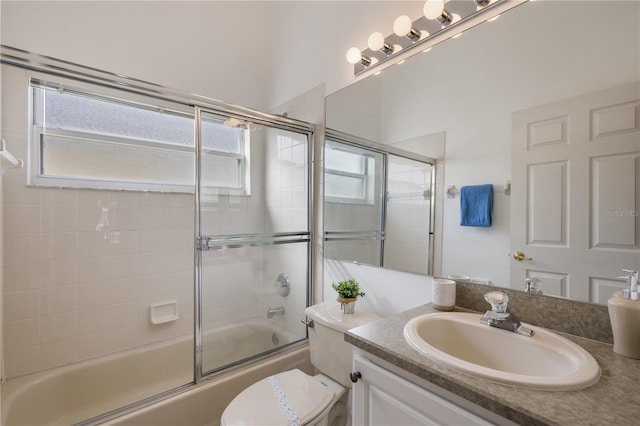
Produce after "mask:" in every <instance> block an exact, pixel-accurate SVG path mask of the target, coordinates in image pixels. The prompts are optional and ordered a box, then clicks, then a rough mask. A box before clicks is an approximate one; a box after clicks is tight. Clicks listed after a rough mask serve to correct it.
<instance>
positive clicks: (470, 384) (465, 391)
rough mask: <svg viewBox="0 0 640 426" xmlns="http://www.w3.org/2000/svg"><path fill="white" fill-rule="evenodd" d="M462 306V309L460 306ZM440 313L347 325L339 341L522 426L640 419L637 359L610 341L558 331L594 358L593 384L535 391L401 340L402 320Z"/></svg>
mask: <svg viewBox="0 0 640 426" xmlns="http://www.w3.org/2000/svg"><path fill="white" fill-rule="evenodd" d="M461 310H462V309H461ZM433 312H441V311H438V310H436V309H435V308H433V306H432V304H427V305H423V306H419V307H417V308H414V309H411V310H408V311H405V312H402V313H399V314H397V315H393V316H391V317H388V318H384V319H381V320H378V321H375V322H373V323H370V324H366V325H363V326H360V327H357V328H354V329H351V330H349V331H348V332H347V333H346V334H345V340H346V341H347V342H349V343H351V344H352V345H354V346H356V347H358V348H360V349H362V350H364V351H366V352H368V353H370V354H372V355H374V356H376V357H378V358H381V359H383V360H385V361H388V362H390V363H392V364H394V365H396V366H397V367H399V368H401V369H403V370H405V371H407V372H408V373H411V374H414V375H416V376H418V377H421V378H423V379H425V380H427V381H429V382H431V383H433V384H435V385H438V386H440V387H441V388H443V389H446V390H448V391H450V392H453V393H454V394H456V395H458V396H460V397H462V398H464V399H466V400H468V401H471V402H473V403H475V404H477V405H480V406H481V407H484V408H486V409H488V410H490V411H492V412H494V413H496V414H498V415H500V416H502V417H505V418H507V419H510V420H512V421H514V422H516V423H519V424H523V425H580V426H587V425H616V426H622V425H636V424H638V422H639V421H640V360H633V359H629V358H626V357H623V356H622V355H618V354H616V353H615V352H613V347H612V345H609V344H606V343H601V342H597V341H594V340H588V339H585V338H581V337H576V336H572V335H568V334H564V333H559V332H557V333H558V334H560V335H562V336H563V337H566V338H568V339H569V340H571V341H573V342H575V343H577V344H578V345H580V346H582V347H583V348H584V349H585V350H587V351H588V352H589V353H590V354H591V355H592V356H593V357H594V358H595V359H596V361H597V362H598V364H599V365H600V369H601V371H602V376H601V378H600V380H599V381H598V383H596V384H595V385H592V386H590V387H588V388H586V389H581V390H575V391H540V390H529V389H521V388H516V387H512V386H508V385H503V384H501V383H498V382H494V381H491V380H487V379H482V378H478V377H473V376H470V375H466V374H463V373H460V372H458V371H456V370H453V369H450V368H448V367H445V366H443V365H440V364H438V363H436V362H434V361H431V360H429V359H428V358H426V357H425V356H423V355H421V354H420V353H418V351H416V350H415V349H413V348H412V347H411V346H409V344H408V343H407V342H406V341H405V339H404V336H403V329H404V326H405V324H406V323H407V322H408V321H409V320H410V319H412V318H415V317H416V316H419V315H423V314H427V313H433Z"/></svg>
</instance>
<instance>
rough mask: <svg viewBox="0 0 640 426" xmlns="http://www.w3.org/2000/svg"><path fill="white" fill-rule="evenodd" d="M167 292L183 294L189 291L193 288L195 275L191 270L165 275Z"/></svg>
mask: <svg viewBox="0 0 640 426" xmlns="http://www.w3.org/2000/svg"><path fill="white" fill-rule="evenodd" d="M165 276H166V279H165V281H166V292H167V294H183V293H189V292H191V293H192V294H193V289H194V288H195V276H194V273H193V271H183V272H172V273H167V274H166V275H165Z"/></svg>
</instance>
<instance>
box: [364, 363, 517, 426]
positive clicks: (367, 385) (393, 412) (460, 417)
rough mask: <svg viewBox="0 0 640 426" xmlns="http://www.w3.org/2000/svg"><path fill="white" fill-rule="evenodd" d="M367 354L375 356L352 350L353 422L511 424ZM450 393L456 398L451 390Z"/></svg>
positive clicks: (374, 425)
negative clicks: (354, 376) (355, 378)
mask: <svg viewBox="0 0 640 426" xmlns="http://www.w3.org/2000/svg"><path fill="white" fill-rule="evenodd" d="M371 358H375V357H371V356H369V355H366V356H363V354H362V353H358V352H356V353H355V354H354V358H353V368H354V370H353V371H354V372H359V373H360V378H359V379H358V381H357V382H355V383H354V384H353V388H352V395H353V406H352V420H353V425H354V426H364V425H366V426H368V425H372V426H376V425H379V426H388V425H493V424H496V423H497V424H514V423H512V422H510V421H509V420H507V419H503V418H501V417H498V416H497V415H496V414H494V413H491V412H489V411H487V410H485V409H484V408H482V407H479V406H477V405H474V404H471V403H469V402H468V401H466V404H465V405H466V406H467V408H463V407H462V406H460V405H458V404H457V403H454V402H452V401H451V400H450V399H445V398H443V397H442V396H440V395H437V394H436V393H434V392H432V391H431V390H428V389H427V388H426V387H423V386H419V385H417V384H416V383H415V382H424V383H423V385H424V386H428V387H431V388H435V386H434V385H432V384H430V383H428V382H426V381H423V380H422V379H420V378H418V377H417V376H413V380H408V378H409V377H410V376H412V375H411V374H410V373H407V372H402V373H400V371H396V372H392V371H390V369H389V367H390V365H385V367H386V368H385V367H382V366H381V365H380V364H383V363H385V362H384V361H382V360H380V359H377V358H375V359H376V361H372V360H371ZM385 364H386V363H385ZM395 370H399V369H397V368H396V369H395ZM399 373H400V374H402V375H400V374H399ZM403 376H404V377H403ZM438 389H439V388H438ZM440 390H441V391H444V390H442V389H440ZM444 392H447V391H444ZM451 397H452V399H454V398H458V397H456V396H455V395H453V394H451ZM458 399H461V398H458ZM458 402H460V401H458ZM469 405H473V411H474V412H475V413H474V412H471V411H469V409H468V407H469ZM476 413H481V414H482V415H483V416H482V417H481V416H480V415H478V414H476ZM487 418H488V419H491V421H489V420H487Z"/></svg>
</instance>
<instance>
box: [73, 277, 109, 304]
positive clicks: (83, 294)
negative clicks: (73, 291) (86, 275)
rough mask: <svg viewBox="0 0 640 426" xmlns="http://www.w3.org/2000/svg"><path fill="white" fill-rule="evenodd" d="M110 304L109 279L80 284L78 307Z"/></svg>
mask: <svg viewBox="0 0 640 426" xmlns="http://www.w3.org/2000/svg"><path fill="white" fill-rule="evenodd" d="M108 304H109V281H102V282H96V283H86V284H78V308H79V309H83V308H96V307H99V306H107V305H108Z"/></svg>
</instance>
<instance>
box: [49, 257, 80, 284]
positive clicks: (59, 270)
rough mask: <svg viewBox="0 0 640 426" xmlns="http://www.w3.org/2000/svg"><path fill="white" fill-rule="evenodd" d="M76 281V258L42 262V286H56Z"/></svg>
mask: <svg viewBox="0 0 640 426" xmlns="http://www.w3.org/2000/svg"><path fill="white" fill-rule="evenodd" d="M77 282H78V259H76V258H74V259H56V260H48V261H44V262H42V287H43V288H44V287H56V286H64V285H70V284H75V283H77Z"/></svg>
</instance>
